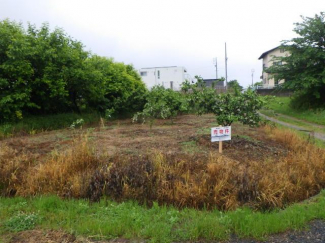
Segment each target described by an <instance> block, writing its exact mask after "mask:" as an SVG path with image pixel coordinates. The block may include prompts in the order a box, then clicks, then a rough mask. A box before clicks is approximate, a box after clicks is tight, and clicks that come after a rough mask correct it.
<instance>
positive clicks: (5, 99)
mask: <svg viewBox="0 0 325 243" xmlns="http://www.w3.org/2000/svg"><path fill="white" fill-rule="evenodd" d="M145 92H146V88H145V85H144V83H143V82H142V81H141V78H140V76H139V75H138V74H137V72H136V71H135V70H134V68H133V67H132V66H131V65H125V64H123V63H116V62H114V61H113V59H109V58H106V57H100V56H97V55H93V54H91V53H90V52H88V51H86V50H85V48H84V46H83V44H82V43H81V42H79V41H76V40H74V39H73V38H71V37H69V36H68V35H67V34H66V33H65V32H64V31H63V30H62V29H59V28H55V29H54V30H53V31H51V29H50V27H49V25H48V24H43V25H42V26H41V27H40V28H39V29H38V28H36V27H35V26H34V25H31V24H29V25H28V28H27V29H24V27H23V25H22V24H19V23H16V22H14V21H10V20H8V19H6V20H3V21H1V22H0V122H1V121H5V120H13V119H20V118H22V117H24V116H25V115H28V114H52V113H62V112H71V111H73V112H81V111H84V110H89V109H91V110H96V111H99V112H103V111H105V110H106V109H111V108H114V110H115V111H116V112H133V111H137V110H139V109H141V108H142V106H143V94H144V93H145Z"/></svg>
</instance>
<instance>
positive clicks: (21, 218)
mask: <svg viewBox="0 0 325 243" xmlns="http://www.w3.org/2000/svg"><path fill="white" fill-rule="evenodd" d="M38 221H39V216H38V215H37V214H35V213H31V214H26V213H23V212H19V213H18V214H17V215H15V216H12V217H11V218H10V219H8V220H7V221H6V222H4V226H5V228H6V229H7V230H9V231H14V232H19V231H23V230H30V229H33V228H34V227H35V225H36V224H37V223H38Z"/></svg>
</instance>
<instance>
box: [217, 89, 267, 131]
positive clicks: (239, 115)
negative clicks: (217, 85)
mask: <svg viewBox="0 0 325 243" xmlns="http://www.w3.org/2000/svg"><path fill="white" fill-rule="evenodd" d="M263 105H264V101H263V98H262V97H260V96H259V95H258V94H256V92H254V91H252V90H247V91H246V92H244V93H237V94H235V95H232V94H229V93H227V94H221V95H219V96H218V97H217V99H216V102H215V106H214V107H213V113H214V114H215V115H216V119H217V122H218V123H219V124H220V125H224V126H230V125H231V124H232V123H233V122H236V121H239V122H241V123H242V124H244V125H249V126H257V125H258V124H259V122H260V116H259V114H258V113H257V111H258V110H259V109H261V108H262V106H263Z"/></svg>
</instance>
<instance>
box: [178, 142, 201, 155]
mask: <svg viewBox="0 0 325 243" xmlns="http://www.w3.org/2000/svg"><path fill="white" fill-rule="evenodd" d="M181 145H182V149H183V151H185V152H187V153H197V152H199V151H200V148H199V147H198V145H197V144H196V141H186V142H182V143H181Z"/></svg>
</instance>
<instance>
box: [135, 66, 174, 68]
mask: <svg viewBox="0 0 325 243" xmlns="http://www.w3.org/2000/svg"><path fill="white" fill-rule="evenodd" d="M174 67H177V66H165V67H147V68H141V69H154V68H174Z"/></svg>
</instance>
